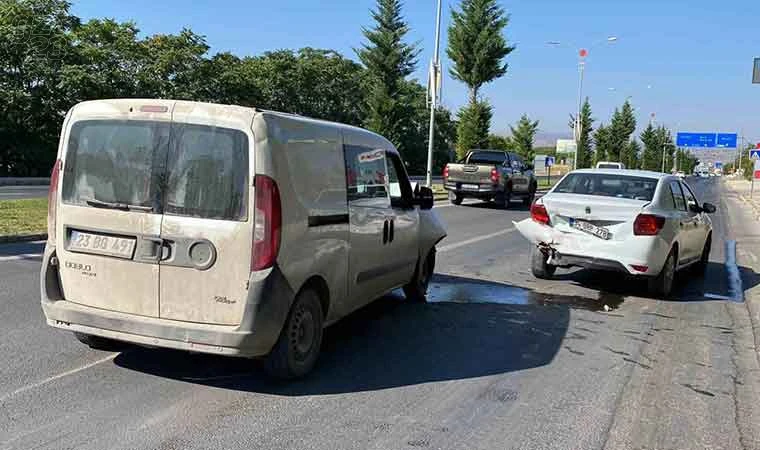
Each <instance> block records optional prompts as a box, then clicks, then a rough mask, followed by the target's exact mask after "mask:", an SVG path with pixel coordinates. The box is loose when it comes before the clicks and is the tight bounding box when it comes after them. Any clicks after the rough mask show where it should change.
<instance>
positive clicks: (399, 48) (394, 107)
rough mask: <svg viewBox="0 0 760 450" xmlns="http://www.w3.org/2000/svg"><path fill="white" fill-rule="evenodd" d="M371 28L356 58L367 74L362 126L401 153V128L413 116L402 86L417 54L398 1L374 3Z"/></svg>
mask: <svg viewBox="0 0 760 450" xmlns="http://www.w3.org/2000/svg"><path fill="white" fill-rule="evenodd" d="M372 18H373V19H374V20H375V27H374V28H372V29H367V28H365V29H363V30H362V33H363V34H364V37H365V38H366V39H367V41H368V42H367V43H366V44H363V45H362V48H361V49H360V50H357V52H356V53H357V55H358V56H359V59H360V60H361V62H362V64H364V67H366V68H367V73H368V84H369V85H368V90H369V92H368V96H367V97H368V98H367V104H366V109H367V112H366V116H367V118H366V121H365V126H366V127H367V128H369V129H370V130H372V131H375V132H377V133H379V134H382V135H383V136H385V137H387V138H388V139H389V140H390V141H391V142H393V144H394V145H396V146H397V147H398V149H399V151H401V152H402V154H403V153H404V151H406V150H410V149H406V148H404V147H405V146H404V141H405V140H406V139H405V134H407V133H406V131H405V128H406V127H408V126H409V123H411V118H412V116H413V115H414V111H413V107H412V106H411V105H412V104H413V102H412V101H410V100H409V99H406V98H405V92H406V91H407V90H406V89H405V87H406V86H405V82H406V77H408V76H409V75H410V74H412V72H414V69H415V67H416V65H417V55H418V54H419V50H418V49H417V45H416V44H407V43H405V42H404V37H405V36H406V34H407V33H408V31H409V27H408V26H407V24H406V22H404V20H403V18H402V16H401V1H400V0H377V9H376V10H375V11H372Z"/></svg>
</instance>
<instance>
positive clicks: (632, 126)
mask: <svg viewBox="0 0 760 450" xmlns="http://www.w3.org/2000/svg"><path fill="white" fill-rule="evenodd" d="M634 131H636V116H635V115H634V113H633V107H632V106H631V103H630V102H629V101H628V100H626V101H625V103H623V106H622V108H621V109H619V110H618V109H617V108H616V109H615V112H614V113H613V114H612V121H611V122H610V149H611V153H610V154H609V155H608V157H609V158H610V159H611V160H614V161H620V162H622V163H625V161H624V160H626V159H629V158H630V155H628V154H627V153H626V150H627V149H628V142H629V140H630V138H631V135H632V134H633V132H634Z"/></svg>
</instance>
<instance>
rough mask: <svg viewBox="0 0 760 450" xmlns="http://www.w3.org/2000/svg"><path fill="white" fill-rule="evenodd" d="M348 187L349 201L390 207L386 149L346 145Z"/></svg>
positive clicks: (363, 204)
mask: <svg viewBox="0 0 760 450" xmlns="http://www.w3.org/2000/svg"><path fill="white" fill-rule="evenodd" d="M343 149H344V155H345V158H346V188H347V193H348V201H349V203H359V204H361V205H362V206H371V207H378V208H381V207H388V206H390V200H389V198H388V176H387V173H386V167H385V150H382V149H373V148H371V147H364V146H359V145H344V146H343Z"/></svg>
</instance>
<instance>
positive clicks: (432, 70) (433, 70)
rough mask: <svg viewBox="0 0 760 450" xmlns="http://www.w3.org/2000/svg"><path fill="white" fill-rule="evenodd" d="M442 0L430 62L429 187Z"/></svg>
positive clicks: (438, 76)
mask: <svg viewBox="0 0 760 450" xmlns="http://www.w3.org/2000/svg"><path fill="white" fill-rule="evenodd" d="M441 1H442V0H438V12H437V14H436V20H435V51H434V53H433V60H432V61H431V62H430V78H429V81H428V83H429V84H430V86H428V91H429V93H430V132H429V133H430V134H429V135H428V155H427V176H426V177H425V182H426V184H427V186H428V187H429V188H431V189H432V187H433V148H434V144H435V143H434V142H433V141H434V139H435V110H436V108H437V107H438V96H439V95H440V92H439V86H438V82H439V80H440V77H441V63H440V61H439V60H438V58H439V52H440V47H441Z"/></svg>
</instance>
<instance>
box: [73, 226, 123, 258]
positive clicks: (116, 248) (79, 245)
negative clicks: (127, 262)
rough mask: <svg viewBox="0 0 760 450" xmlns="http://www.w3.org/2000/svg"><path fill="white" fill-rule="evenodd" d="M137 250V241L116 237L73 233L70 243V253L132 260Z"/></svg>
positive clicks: (79, 232)
mask: <svg viewBox="0 0 760 450" xmlns="http://www.w3.org/2000/svg"><path fill="white" fill-rule="evenodd" d="M134 250H135V240H134V239H128V238H120V237H115V236H103V235H100V234H92V233H84V232H81V231H72V232H71V240H70V241H69V251H72V252H80V253H94V254H97V255H107V256H115V257H117V258H126V259H132V253H134Z"/></svg>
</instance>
